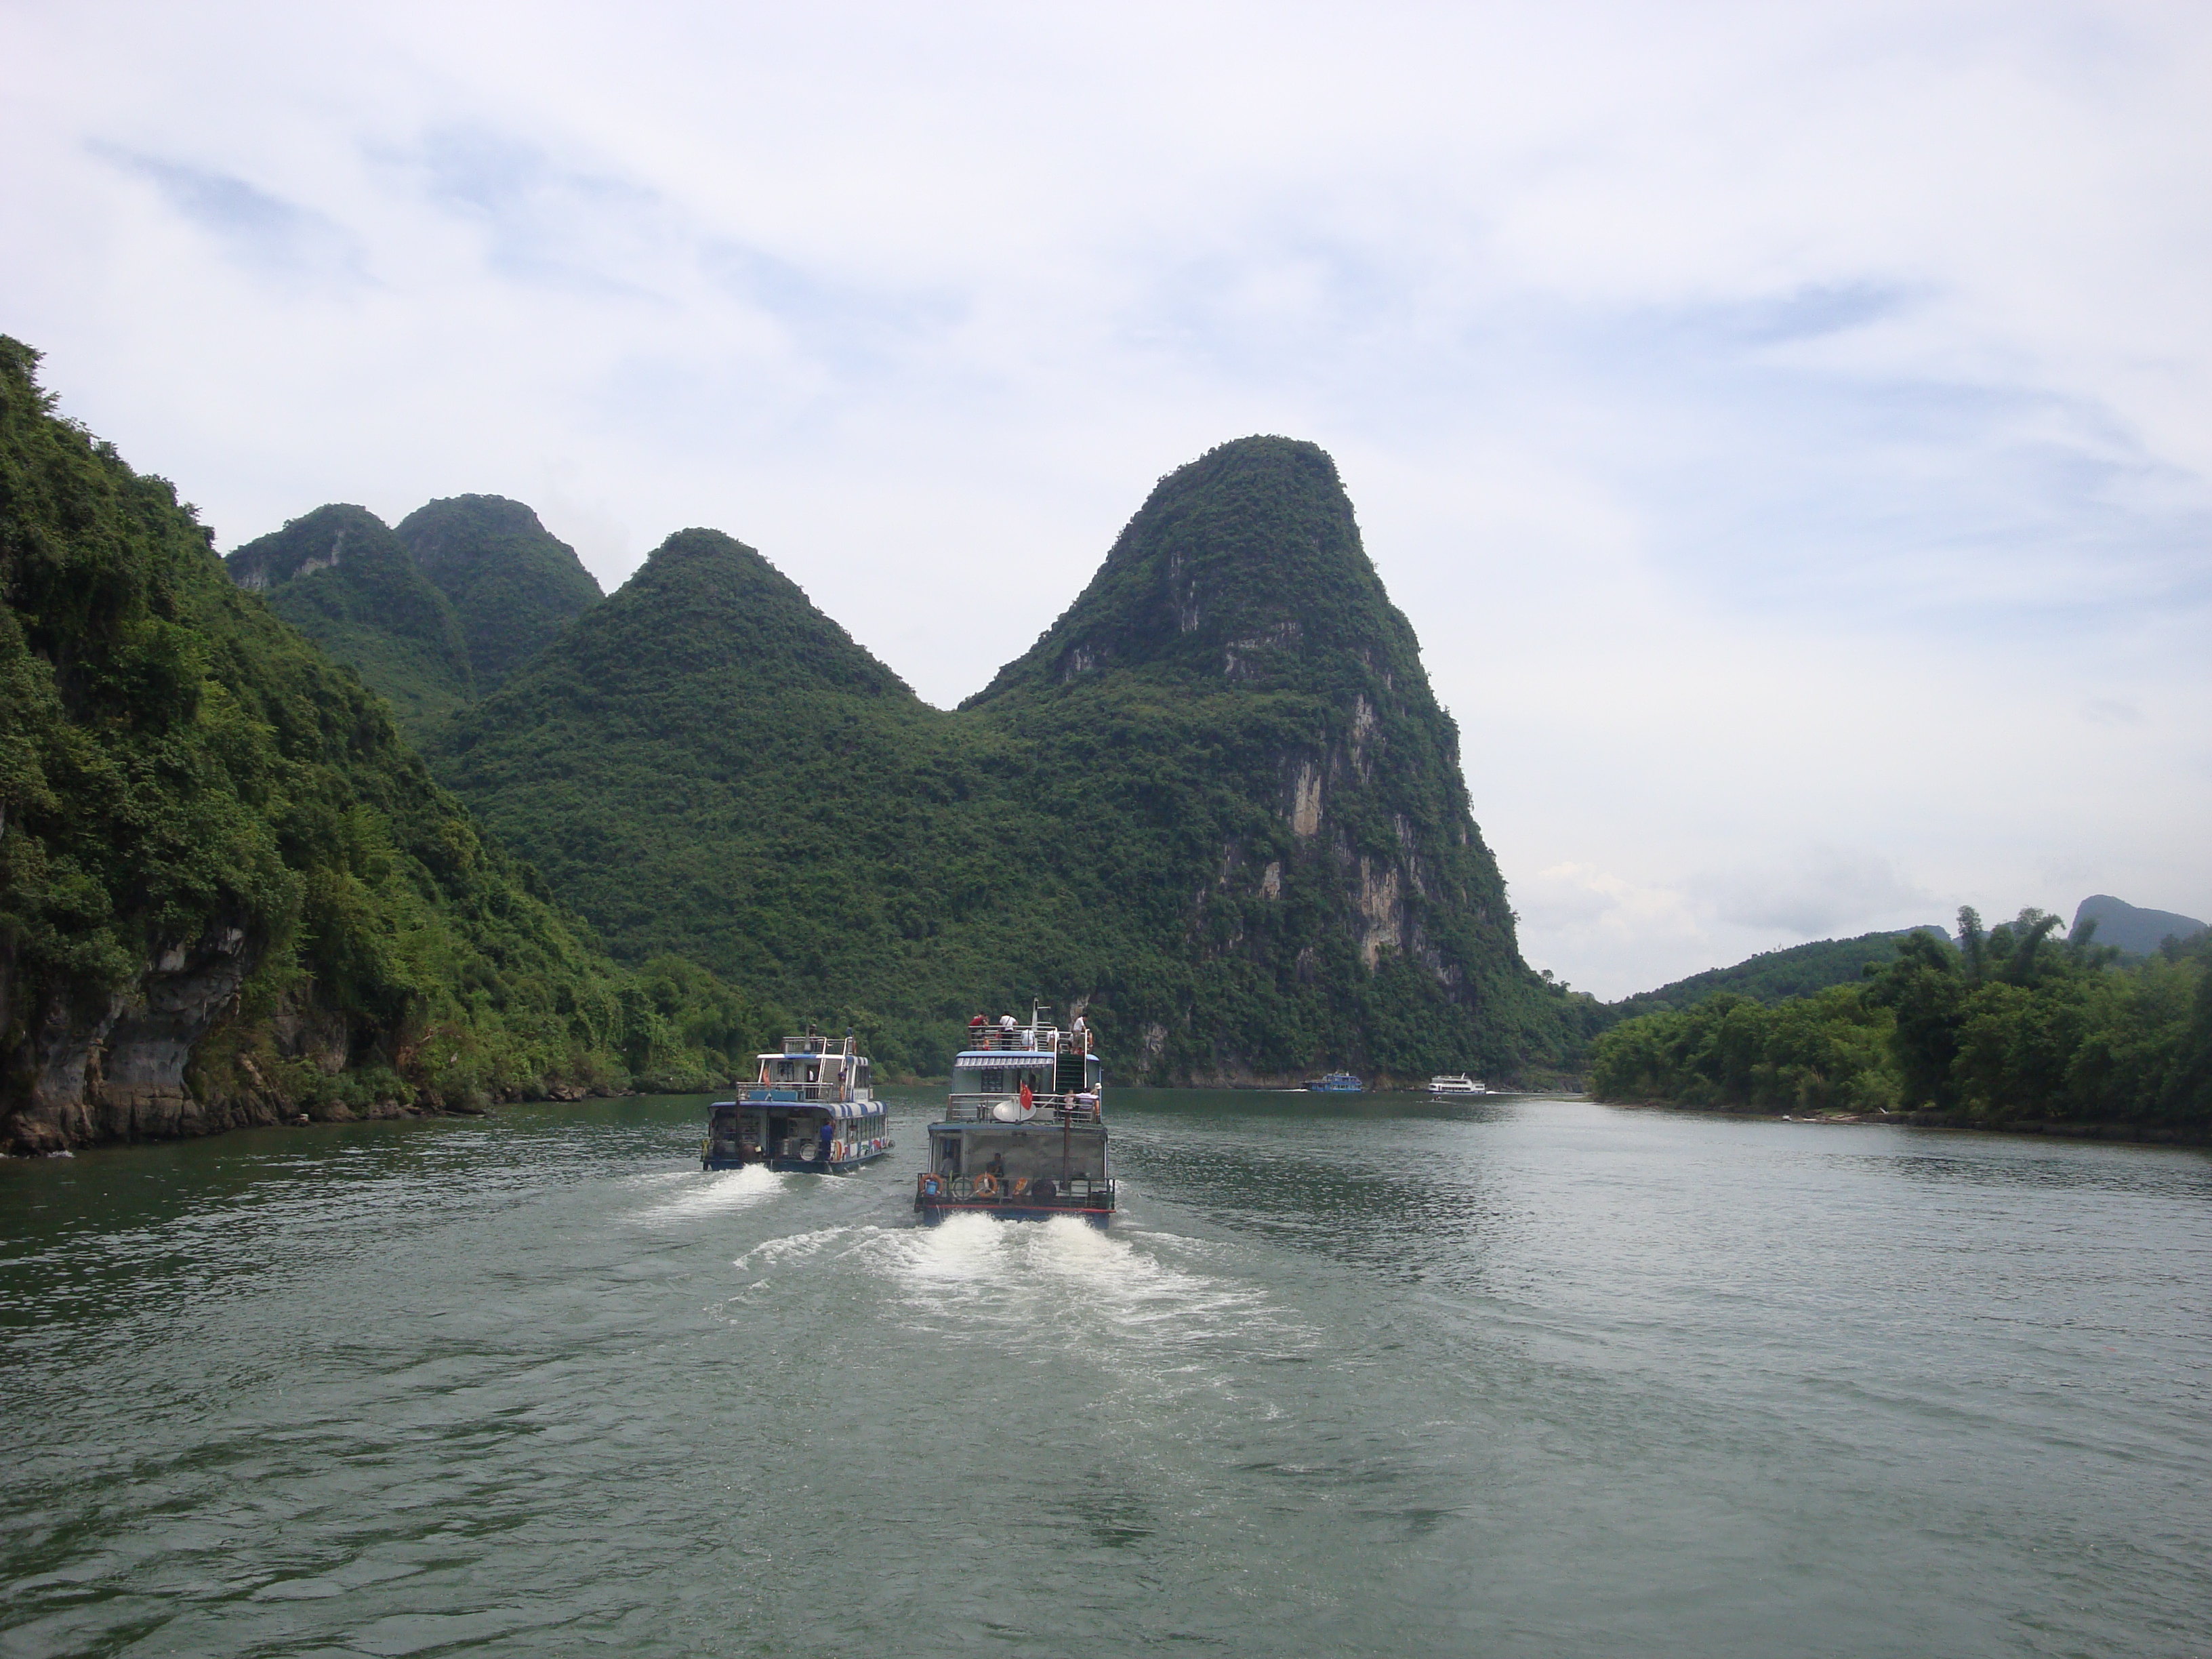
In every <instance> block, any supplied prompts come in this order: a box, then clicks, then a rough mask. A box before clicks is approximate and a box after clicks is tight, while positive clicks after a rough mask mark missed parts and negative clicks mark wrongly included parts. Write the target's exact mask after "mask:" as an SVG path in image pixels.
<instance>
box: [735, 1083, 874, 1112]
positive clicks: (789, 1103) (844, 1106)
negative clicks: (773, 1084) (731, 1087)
mask: <svg viewBox="0 0 2212 1659" xmlns="http://www.w3.org/2000/svg"><path fill="white" fill-rule="evenodd" d="M738 1106H781V1107H783V1108H784V1109H787V1110H788V1111H794V1112H820V1113H821V1114H822V1115H823V1116H825V1117H836V1118H846V1117H866V1116H868V1115H870V1114H871V1113H873V1112H878V1111H880V1110H882V1107H881V1106H879V1105H878V1104H877V1103H873V1102H871V1101H866V1100H796V1099H793V1091H791V1090H789V1089H776V1088H762V1089H748V1090H746V1091H745V1094H744V1099H742V1100H718V1101H716V1102H715V1103H714V1105H713V1106H711V1107H710V1108H708V1109H709V1110H710V1111H717V1112H719V1111H722V1110H724V1109H727V1108H732V1107H738Z"/></svg>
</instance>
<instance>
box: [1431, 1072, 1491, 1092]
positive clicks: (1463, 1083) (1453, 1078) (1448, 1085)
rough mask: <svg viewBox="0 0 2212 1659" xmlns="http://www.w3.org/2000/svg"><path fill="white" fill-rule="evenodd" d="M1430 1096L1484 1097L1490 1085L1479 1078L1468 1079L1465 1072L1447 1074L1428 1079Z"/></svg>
mask: <svg viewBox="0 0 2212 1659" xmlns="http://www.w3.org/2000/svg"><path fill="white" fill-rule="evenodd" d="M1429 1092H1430V1093H1431V1094H1432V1095H1486V1094H1488V1093H1489V1092H1490V1085H1488V1084H1486V1083H1485V1082H1484V1081H1483V1080H1482V1079H1480V1078H1479V1077H1469V1076H1468V1074H1467V1073H1465V1072H1447V1073H1444V1074H1443V1076H1441V1077H1432V1078H1431V1079H1429Z"/></svg>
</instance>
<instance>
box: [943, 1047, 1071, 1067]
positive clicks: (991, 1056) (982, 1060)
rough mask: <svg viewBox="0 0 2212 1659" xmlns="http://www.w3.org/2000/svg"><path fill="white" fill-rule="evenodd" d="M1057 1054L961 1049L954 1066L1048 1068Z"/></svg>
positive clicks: (1012, 1050)
mask: <svg viewBox="0 0 2212 1659" xmlns="http://www.w3.org/2000/svg"><path fill="white" fill-rule="evenodd" d="M1058 1058H1059V1056H1058V1055H1057V1054H1051V1053H1049V1052H1048V1051H1047V1050H1045V1049H1042V1048H963V1049H962V1050H961V1051H960V1052H959V1054H957V1055H956V1056H955V1057H954V1059H953V1061H952V1063H953V1064H954V1065H955V1066H1049V1065H1051V1064H1052V1062H1053V1061H1054V1060H1057V1059H1058Z"/></svg>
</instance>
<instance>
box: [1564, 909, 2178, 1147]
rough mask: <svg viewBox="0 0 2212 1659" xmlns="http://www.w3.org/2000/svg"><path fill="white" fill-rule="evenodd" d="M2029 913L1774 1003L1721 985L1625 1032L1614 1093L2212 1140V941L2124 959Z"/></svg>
mask: <svg viewBox="0 0 2212 1659" xmlns="http://www.w3.org/2000/svg"><path fill="white" fill-rule="evenodd" d="M2058 925H2059V918H2057V916H2054V915H2048V914H2046V913H2045V912H2042V911H2039V910H2023V911H2022V912H2021V914H2020V915H2019V916H2018V918H2016V919H2015V921H2009V922H2004V923H2000V924H1999V925H1998V926H1997V927H1993V928H1990V929H1988V930H1987V931H1986V932H1985V931H1984V928H1983V927H1982V924H1981V920H1980V918H1979V917H1978V916H1977V915H1975V914H1974V912H1973V911H1972V910H1971V909H1964V910H1961V911H1960V913H1959V939H1960V942H1959V943H1958V944H1957V945H1954V944H1953V943H1952V942H1951V941H1950V940H1949V939H1948V938H1944V937H1942V936H1940V935H1937V934H1935V933H1928V932H1914V933H1907V934H1905V935H1904V936H1903V937H1902V938H1901V939H1899V940H1898V942H1897V945H1896V948H1895V951H1894V952H1893V956H1892V958H1891V960H1890V961H1889V962H1888V963H1887V964H1885V965H1882V966H1881V967H1879V968H1875V969H1870V970H1869V975H1868V977H1867V979H1866V981H1865V982H1864V983H1863V985H1859V986H1838V987H1833V988H1831V989H1829V990H1826V991H1823V992H1820V993H1819V994H1817V995H1814V996H1810V997H1802V998H1792V999H1789V1000H1784V1001H1782V1002H1780V1003H1778V1004H1775V1005H1773V1006H1765V1005H1762V1004H1759V1003H1756V1002H1753V1001H1751V1000H1748V999H1747V998H1744V997H1741V996H1735V995H1732V994H1729V993H1726V992H1723V993H1720V994H1716V995H1713V996H1711V997H1708V998H1706V999H1705V1000H1704V1001H1702V1002H1699V1003H1698V1004H1696V1005H1695V1006H1692V1007H1689V1008H1686V1009H1682V1010H1680V1011H1676V1012H1665V1013H1656V1014H1650V1015H1646V1016H1644V1018H1638V1019H1632V1020H1629V1021H1627V1022H1626V1023H1625V1024H1620V1025H1618V1026H1616V1027H1614V1028H1613V1030H1610V1031H1607V1033H1606V1034H1605V1035H1604V1036H1601V1038H1600V1039H1599V1040H1598V1042H1597V1046H1596V1053H1595V1059H1594V1062H1593V1066H1592V1079H1591V1081H1592V1088H1593V1091H1594V1092H1595V1093H1597V1094H1598V1095H1599V1096H1600V1097H1601V1098H1605V1099H1611V1100H1657V1101H1668V1102H1673V1103H1678V1104H1682V1105H1696V1106H1717V1107H1729V1106H1741V1107H1754V1108H1771V1109H1792V1110H1800V1111H1812V1112H1818V1111H1824V1110H1845V1111H1850V1112H1867V1111H1902V1112H1910V1113H1913V1114H1916V1115H1922V1116H1923V1118H1924V1120H1925V1121H1954V1122H1962V1123H1973V1124H1985V1125H1990V1126H1994V1127H2046V1126H2058V1127H2106V1128H2118V1129H2122V1130H2125V1131H2128V1132H2130V1133H2150V1134H2172V1135H2178V1136H2182V1137H2185V1138H2192V1139H2200V1138H2203V1137H2204V1136H2206V1135H2208V1134H2212V940H2208V937H2207V936H2206V935H2203V934H2199V935H2198V936H2197V938H2196V939H2192V940H2191V941H2190V942H2189V943H2188V944H2186V945H2182V944H2180V943H2179V942H2174V943H2172V944H2169V945H2167V946H2166V948H2165V949H2164V950H2163V951H2160V954H2159V955H2158V956H2156V957H2151V958H2150V959H2148V961H2142V962H2136V963H2121V962H2120V961H2118V959H2117V958H2118V952H2117V951H2114V950H2112V948H2110V947H2107V946H2101V945H2098V944H2096V943H2095V942H2094V940H2093V938H2092V937H2090V935H2089V933H2088V932H2087V931H2085V932H2083V933H2078V934H2077V935H2076V936H2075V938H2074V939H2069V940H2067V941H2065V942H2063V943H2059V942H2057V941H2055V940H2054V939H2053V938H2052V935H2053V934H2054V933H2056V932H2057V928H2058Z"/></svg>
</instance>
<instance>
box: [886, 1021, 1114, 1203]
mask: <svg viewBox="0 0 2212 1659" xmlns="http://www.w3.org/2000/svg"><path fill="white" fill-rule="evenodd" d="M1046 1012H1047V1011H1046V1009H1045V1008H1044V1007H1043V1006H1042V1005H1038V1004H1033V1005H1031V1006H1030V1018H1029V1023H1028V1024H1021V1023H1019V1022H1018V1021H1017V1020H1016V1019H1015V1018H1014V1017H1013V1016H1012V1014H1007V1015H1005V1016H1003V1017H1002V1018H1000V1020H999V1022H998V1024H995V1025H993V1024H986V1023H985V1022H984V1020H983V1018H982V1017H981V1015H978V1016H977V1017H976V1018H975V1020H974V1021H973V1022H972V1023H971V1024H969V1028H968V1044H969V1046H968V1047H967V1048H963V1049H962V1050H961V1051H960V1053H959V1054H957V1056H956V1057H955V1058H954V1060H953V1061H952V1089H951V1095H950V1097H948V1098H947V1099H946V1101H945V1116H944V1117H943V1118H942V1119H941V1120H940V1121H938V1122H935V1123H933V1124H931V1125H930V1126H929V1167H928V1168H927V1169H926V1170H923V1171H922V1172H921V1175H919V1176H916V1177H915V1193H914V1204H915V1209H916V1210H918V1211H919V1212H921V1218H922V1220H923V1221H924V1222H926V1223H927V1224H929V1225H936V1224H937V1223H938V1222H940V1221H942V1220H944V1219H945V1217H946V1216H948V1215H960V1214H963V1213H967V1212H974V1213H976V1214H980V1215H993V1216H1000V1217H1003V1218H1007V1219H1010V1220H1017V1221H1045V1220H1049V1219H1050V1218H1052V1217H1054V1216H1058V1215H1072V1216H1080V1217H1082V1218H1084V1219H1085V1221H1088V1222H1091V1224H1092V1225H1095V1226H1100V1227H1103V1226H1104V1225H1106V1221H1107V1218H1108V1217H1109V1216H1111V1215H1112V1214H1113V1213H1114V1174H1113V1170H1112V1169H1111V1167H1110V1166H1109V1164H1108V1162H1107V1155H1106V1119H1105V1113H1104V1109H1103V1106H1102V1104H1101V1102H1100V1096H1101V1094H1102V1092H1103V1089H1102V1084H1103V1070H1102V1068H1101V1066H1100V1062H1099V1059H1098V1056H1097V1054H1095V1053H1093V1052H1092V1048H1091V1042H1092V1038H1093V1036H1094V1035H1095V1034H1094V1033H1092V1032H1091V1031H1089V1030H1085V1027H1084V1024H1083V1020H1082V1018H1081V1017H1080V1016H1078V1017H1077V1018H1076V1021H1075V1024H1074V1026H1073V1029H1072V1030H1060V1027H1059V1026H1057V1025H1054V1024H1052V1023H1051V1021H1050V1020H1048V1018H1046Z"/></svg>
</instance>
